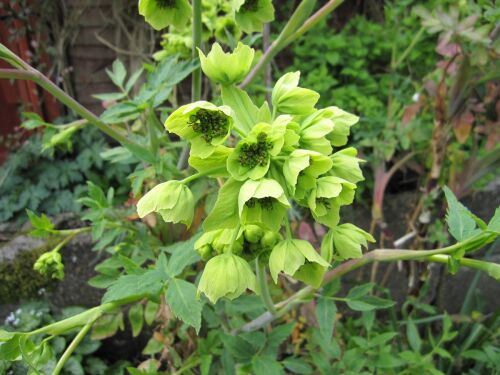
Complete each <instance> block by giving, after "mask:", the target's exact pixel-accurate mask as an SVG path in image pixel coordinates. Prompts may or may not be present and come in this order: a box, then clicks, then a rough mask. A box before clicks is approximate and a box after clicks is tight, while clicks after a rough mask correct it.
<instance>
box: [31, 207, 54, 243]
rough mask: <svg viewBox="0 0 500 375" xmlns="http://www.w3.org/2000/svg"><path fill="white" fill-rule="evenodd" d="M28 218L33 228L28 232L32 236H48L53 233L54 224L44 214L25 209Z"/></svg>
mask: <svg viewBox="0 0 500 375" xmlns="http://www.w3.org/2000/svg"><path fill="white" fill-rule="evenodd" d="M26 213H27V214H28V218H29V220H30V222H31V225H32V226H33V230H32V231H31V232H30V234H31V235H32V236H35V237H48V236H49V235H51V234H53V233H54V224H52V222H51V221H50V219H49V218H48V217H47V216H46V215H45V214H41V215H40V216H37V215H36V214H35V213H34V212H33V211H31V210H28V209H26Z"/></svg>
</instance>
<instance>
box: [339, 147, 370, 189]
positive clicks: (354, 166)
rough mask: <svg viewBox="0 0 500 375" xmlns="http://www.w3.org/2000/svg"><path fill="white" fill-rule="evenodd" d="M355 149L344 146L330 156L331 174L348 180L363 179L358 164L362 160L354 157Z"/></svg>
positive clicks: (354, 181)
mask: <svg viewBox="0 0 500 375" xmlns="http://www.w3.org/2000/svg"><path fill="white" fill-rule="evenodd" d="M356 155H357V151H356V149H355V148H353V147H349V148H345V149H343V150H340V151H338V152H336V153H334V154H333V155H332V156H331V160H332V174H333V175H334V176H337V177H340V178H343V179H345V180H347V181H349V182H352V183H356V182H359V181H363V180H364V177H363V172H362V171H361V168H360V166H359V164H360V163H363V162H364V161H363V160H361V159H358V158H357V157H356Z"/></svg>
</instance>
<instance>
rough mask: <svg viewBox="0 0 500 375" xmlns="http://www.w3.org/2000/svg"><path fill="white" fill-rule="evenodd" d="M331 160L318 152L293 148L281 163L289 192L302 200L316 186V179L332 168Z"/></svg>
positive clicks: (298, 199)
mask: <svg viewBox="0 0 500 375" xmlns="http://www.w3.org/2000/svg"><path fill="white" fill-rule="evenodd" d="M332 165H333V163H332V160H331V159H330V158H329V157H327V156H325V155H323V154H320V153H319V152H315V151H309V150H295V151H293V152H292V153H291V154H290V155H289V156H288V158H287V159H286V161H285V164H284V165H283V175H284V176H285V179H286V182H287V184H288V187H289V189H290V191H291V193H292V194H293V195H294V198H295V199H296V200H297V201H302V200H303V199H304V198H305V196H306V193H307V192H308V191H309V190H311V189H314V188H315V187H316V179H317V178H318V177H319V176H321V175H323V174H325V173H327V172H328V171H329V170H330V169H331V168H332Z"/></svg>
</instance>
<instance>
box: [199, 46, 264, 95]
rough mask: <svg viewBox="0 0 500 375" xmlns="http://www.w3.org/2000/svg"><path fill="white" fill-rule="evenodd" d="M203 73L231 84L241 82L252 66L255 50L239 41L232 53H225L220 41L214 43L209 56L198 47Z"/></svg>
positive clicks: (220, 81) (223, 82) (212, 78)
mask: <svg viewBox="0 0 500 375" xmlns="http://www.w3.org/2000/svg"><path fill="white" fill-rule="evenodd" d="M198 54H199V57H200V62H201V69H202V70H203V73H205V75H206V76H207V77H208V78H210V80H212V81H213V82H216V83H220V84H222V85H231V84H235V83H239V82H241V81H242V80H243V79H244V78H245V77H246V75H247V74H248V72H249V71H250V68H251V66H252V61H253V58H254V54H255V50H254V49H253V48H250V47H249V46H247V45H245V44H243V43H241V42H238V45H237V46H236V48H235V49H234V51H233V52H232V53H225V52H224V51H223V50H222V47H221V46H220V44H219V43H214V44H213V45H212V49H211V50H210V52H209V53H208V55H207V56H205V55H204V54H203V52H202V51H201V50H200V49H198Z"/></svg>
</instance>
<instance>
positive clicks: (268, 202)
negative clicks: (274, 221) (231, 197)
mask: <svg viewBox="0 0 500 375" xmlns="http://www.w3.org/2000/svg"><path fill="white" fill-rule="evenodd" d="M275 201H276V198H273V197H265V198H260V199H259V198H250V199H249V200H248V201H247V202H246V203H245V205H246V206H247V207H249V208H254V207H255V205H256V204H257V203H258V204H259V205H260V207H261V208H263V209H264V210H268V211H270V210H272V209H273V203H274V202H275Z"/></svg>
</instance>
